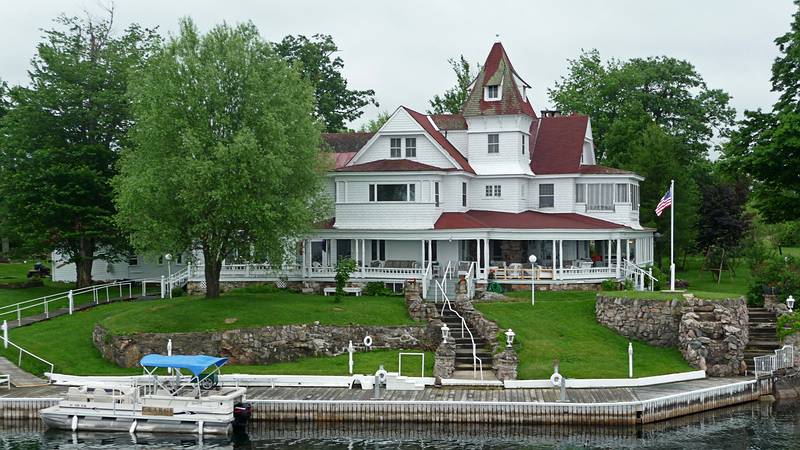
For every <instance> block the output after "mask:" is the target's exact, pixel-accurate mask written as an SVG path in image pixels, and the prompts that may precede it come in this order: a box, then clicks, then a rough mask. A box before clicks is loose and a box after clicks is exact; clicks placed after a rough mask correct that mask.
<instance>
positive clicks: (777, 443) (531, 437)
mask: <svg viewBox="0 0 800 450" xmlns="http://www.w3.org/2000/svg"><path fill="white" fill-rule="evenodd" d="M798 425H800V409H799V408H798V407H797V405H795V404H783V405H778V404H776V405H770V404H765V403H758V402H755V403H749V404H746V405H740V406H736V407H732V408H726V409H720V410H716V411H709V412H706V413H702V414H695V415H692V416H687V417H683V418H679V419H674V420H670V421H667V422H660V423H657V424H650V425H645V426H641V427H588V426H587V427H574V426H573V427H565V426H503V425H492V426H489V425H474V424H403V425H401V424H338V423H336V424H319V423H316V424H315V423H266V422H257V423H252V424H251V426H250V428H249V429H248V433H246V434H241V435H234V436H230V437H214V436H204V437H199V436H196V435H165V434H160V435H147V434H136V435H135V436H134V435H129V434H125V433H90V432H86V433H69V432H61V431H53V430H47V431H46V430H45V429H44V427H43V426H42V425H41V423H40V422H38V421H25V422H4V423H0V447H2V448H11V449H33V448H60V449H70V448H81V449H84V448H90V449H111V448H114V449H130V448H220V449H223V448H231V449H255V448H276V449H277V448H293V449H342V448H348V449H384V448H387V449H432V448H442V449H460V448H470V449H472V448H481V449H487V450H494V449H508V448H531V449H539V448H541V449H550V448H558V449H572V448H647V449H675V448H692V449H695V448H708V449H725V450H731V449H744V448H752V449H795V448H800V427H799V426H798Z"/></svg>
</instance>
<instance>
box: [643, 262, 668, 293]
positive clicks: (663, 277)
mask: <svg viewBox="0 0 800 450" xmlns="http://www.w3.org/2000/svg"><path fill="white" fill-rule="evenodd" d="M652 269H653V278H655V279H656V280H657V281H652V283H653V290H654V291H660V290H661V286H665V285H667V284H669V280H668V278H669V275H667V274H665V273H664V272H663V271H662V270H661V269H659V268H658V266H653V267H652ZM646 281H647V284H648V286H649V283H651V280H650V279H649V278H647V280H646Z"/></svg>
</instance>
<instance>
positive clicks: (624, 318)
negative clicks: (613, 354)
mask: <svg viewBox="0 0 800 450" xmlns="http://www.w3.org/2000/svg"><path fill="white" fill-rule="evenodd" d="M681 302H682V301H680V300H645V299H629V298H617V297H607V296H605V295H598V296H597V299H596V301H595V317H596V318H597V322H598V323H600V324H601V325H605V326H606V327H608V328H611V329H612V330H614V331H616V332H617V333H619V334H621V335H623V336H625V337H627V338H630V339H636V340H637V341H643V342H647V343H648V344H653V345H658V346H661V347H674V346H677V345H678V328H679V327H680V322H681V315H683V311H682V306H681Z"/></svg>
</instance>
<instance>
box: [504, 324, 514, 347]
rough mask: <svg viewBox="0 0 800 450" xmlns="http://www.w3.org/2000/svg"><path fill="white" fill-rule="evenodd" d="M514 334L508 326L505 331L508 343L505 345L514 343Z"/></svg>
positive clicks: (509, 345)
mask: <svg viewBox="0 0 800 450" xmlns="http://www.w3.org/2000/svg"><path fill="white" fill-rule="evenodd" d="M516 335H517V334H516V333H514V331H513V330H512V329H511V328H509V329H508V331H506V343H508V345H506V347H509V348H511V344H513V343H514V336H516Z"/></svg>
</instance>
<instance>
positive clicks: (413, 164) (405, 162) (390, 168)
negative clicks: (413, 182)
mask: <svg viewBox="0 0 800 450" xmlns="http://www.w3.org/2000/svg"><path fill="white" fill-rule="evenodd" d="M416 170H427V171H430V170H436V171H441V170H453V169H443V168H441V167H435V166H431V165H428V164H423V163H420V162H417V161H413V160H410V159H379V160H377V161H371V162H368V163H363V164H355V165H352V166H347V167H342V168H338V169H336V171H337V172H405V171H416Z"/></svg>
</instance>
